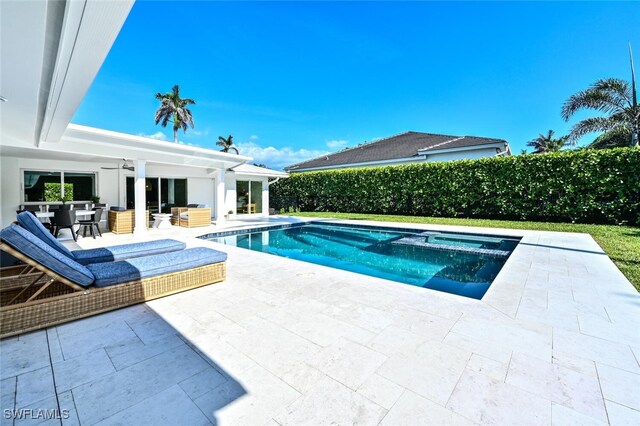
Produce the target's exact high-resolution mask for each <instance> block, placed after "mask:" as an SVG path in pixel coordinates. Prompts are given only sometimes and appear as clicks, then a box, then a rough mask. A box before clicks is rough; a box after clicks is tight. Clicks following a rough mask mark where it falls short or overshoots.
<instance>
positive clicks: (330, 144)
mask: <svg viewBox="0 0 640 426" xmlns="http://www.w3.org/2000/svg"><path fill="white" fill-rule="evenodd" d="M348 143H349V141H345V140H342V139H340V140H338V139H333V140H330V141H327V146H328V147H329V148H332V149H335V148H342V147H343V146H345V145H346V144H348Z"/></svg>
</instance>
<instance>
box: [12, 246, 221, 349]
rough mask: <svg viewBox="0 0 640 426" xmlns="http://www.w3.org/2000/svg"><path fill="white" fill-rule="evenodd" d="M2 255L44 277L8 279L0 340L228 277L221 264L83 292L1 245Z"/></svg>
mask: <svg viewBox="0 0 640 426" xmlns="http://www.w3.org/2000/svg"><path fill="white" fill-rule="evenodd" d="M0 249H2V250H3V251H6V252H8V253H10V254H11V255H13V256H15V257H17V258H18V259H20V260H22V261H24V262H25V263H27V264H28V265H30V266H33V267H34V268H36V269H37V270H38V271H39V273H36V274H33V273H31V274H28V275H30V277H31V280H26V279H24V278H23V276H21V275H15V276H14V278H16V279H17V280H11V277H6V276H5V277H3V286H2V289H1V290H0V305H1V307H0V338H4V337H9V336H13V335H16V334H20V333H24V332H27V331H33V330H38V329H41V328H46V327H50V326H53V325H56V324H61V323H64V322H67V321H72V320H76V319H80V318H84V317H87V316H91V315H95V314H98V313H102V312H107V311H111V310H114V309H118V308H123V307H126V306H129V305H133V304H136V303H142V302H146V301H149V300H153V299H157V298H160V297H164V296H168V295H171V294H175V293H179V292H182V291H185V290H189V289H193V288H197V287H201V286H205V285H208V284H213V283H216V282H220V281H223V280H224V279H225V277H226V264H225V262H218V263H213V264H209V265H205V266H199V267H196V268H191V269H188V270H183V271H178V272H172V273H168V274H164V275H158V276H154V277H149V278H142V279H139V280H136V281H130V282H127V283H123V284H117V285H112V286H107V287H89V288H84V287H82V286H79V285H77V284H74V283H72V282H71V281H69V280H67V279H65V278H62V277H60V276H59V275H57V274H56V273H55V272H53V271H51V270H49V269H47V268H45V267H43V266H42V265H39V264H38V263H36V262H34V261H33V260H31V259H30V258H28V257H26V256H24V255H22V253H20V252H18V251H16V250H14V249H13V248H12V247H10V246H8V245H7V244H4V243H2V244H0ZM29 281H31V283H29ZM5 284H7V285H5ZM9 303H11V304H9Z"/></svg>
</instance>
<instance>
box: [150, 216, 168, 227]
mask: <svg viewBox="0 0 640 426" xmlns="http://www.w3.org/2000/svg"><path fill="white" fill-rule="evenodd" d="M151 216H153V227H154V228H158V229H168V228H171V216H172V215H171V213H153V214H152V215H151Z"/></svg>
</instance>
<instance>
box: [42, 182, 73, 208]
mask: <svg viewBox="0 0 640 426" xmlns="http://www.w3.org/2000/svg"><path fill="white" fill-rule="evenodd" d="M44 200H45V201H48V202H51V201H62V202H64V203H66V202H68V201H73V184H72V183H65V184H64V197H63V196H62V184H61V183H55V182H47V183H45V184H44Z"/></svg>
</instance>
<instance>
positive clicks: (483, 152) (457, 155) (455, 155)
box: [426, 147, 496, 163]
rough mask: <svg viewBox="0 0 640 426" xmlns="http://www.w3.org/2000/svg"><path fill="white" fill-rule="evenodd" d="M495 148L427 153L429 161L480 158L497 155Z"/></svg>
mask: <svg viewBox="0 0 640 426" xmlns="http://www.w3.org/2000/svg"><path fill="white" fill-rule="evenodd" d="M495 156H496V149H495V148H493V147H492V148H480V149H473V150H467V151H459V152H443V153H442V154H431V155H427V160H426V161H427V162H428V163H431V162H434V161H454V160H477V159H479V158H487V157H495Z"/></svg>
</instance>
